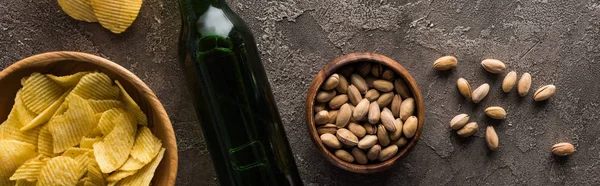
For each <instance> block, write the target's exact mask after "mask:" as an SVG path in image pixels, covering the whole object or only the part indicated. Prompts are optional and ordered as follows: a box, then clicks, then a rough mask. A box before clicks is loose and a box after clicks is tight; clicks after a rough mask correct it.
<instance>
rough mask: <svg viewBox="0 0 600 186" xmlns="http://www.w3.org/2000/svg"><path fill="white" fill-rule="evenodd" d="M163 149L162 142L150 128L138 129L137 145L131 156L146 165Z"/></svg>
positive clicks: (134, 146) (135, 144)
mask: <svg viewBox="0 0 600 186" xmlns="http://www.w3.org/2000/svg"><path fill="white" fill-rule="evenodd" d="M161 148H162V142H161V141H160V139H158V138H157V137H156V136H154V134H152V131H150V129H149V128H148V127H145V126H142V127H140V128H139V129H138V132H137V135H136V138H135V143H134V145H133V148H132V149H131V156H132V157H133V158H135V159H136V160H139V161H141V162H142V163H144V164H147V163H149V162H150V161H152V159H153V158H154V157H155V156H156V154H158V152H159V151H160V149H161Z"/></svg>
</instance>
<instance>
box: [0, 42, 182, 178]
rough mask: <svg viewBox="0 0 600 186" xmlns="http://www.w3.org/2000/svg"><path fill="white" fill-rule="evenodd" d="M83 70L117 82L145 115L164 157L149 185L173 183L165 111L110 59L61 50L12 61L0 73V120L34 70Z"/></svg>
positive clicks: (171, 137) (173, 156) (173, 151)
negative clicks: (26, 78)
mask: <svg viewBox="0 0 600 186" xmlns="http://www.w3.org/2000/svg"><path fill="white" fill-rule="evenodd" d="M84 71H98V72H102V73H104V74H106V75H108V77H110V78H111V79H112V80H116V81H118V82H120V84H122V86H123V88H124V90H126V92H127V93H128V94H129V95H130V97H131V98H132V99H133V100H134V101H135V102H136V103H137V104H138V105H139V107H140V109H141V110H142V111H143V112H144V113H145V114H146V115H147V120H148V121H147V123H148V128H149V129H150V130H151V131H152V133H153V134H154V135H155V136H156V137H157V138H158V139H160V141H161V142H162V147H163V148H165V151H164V157H163V158H162V160H161V162H160V164H159V165H158V167H157V168H156V172H155V174H154V177H153V178H152V181H151V185H167V186H172V185H175V178H176V176H177V163H178V162H177V161H178V158H177V145H176V140H175V134H174V132H173V127H172V125H171V121H170V119H169V116H168V115H167V112H166V111H165V109H164V107H163V105H162V104H161V103H160V101H159V100H158V98H157V97H156V95H154V93H153V92H152V90H150V88H149V87H148V86H147V85H146V84H145V83H144V82H142V80H140V78H138V77H137V76H136V75H134V74H133V73H131V72H130V71H129V70H127V69H125V68H123V67H122V66H120V65H118V64H117V63H114V62H112V61H110V60H107V59H104V58H101V57H98V56H95V55H91V54H86V53H80V52H68V51H63V52H49V53H43V54H38V55H35V56H31V57H28V58H25V59H23V60H21V61H18V62H16V63H14V64H13V65H11V66H9V67H8V68H6V69H4V70H2V71H1V72H0V87H2V88H1V90H2V91H0V121H5V120H6V119H7V117H8V115H9V113H10V112H11V109H12V107H13V104H14V100H15V97H16V93H17V91H18V90H19V89H21V88H22V87H23V86H22V85H21V79H22V78H23V77H26V76H29V75H31V74H32V73H35V72H39V73H42V74H53V75H57V76H62V75H70V74H74V73H77V72H84ZM0 139H1V138H0ZM0 185H1V184H0Z"/></svg>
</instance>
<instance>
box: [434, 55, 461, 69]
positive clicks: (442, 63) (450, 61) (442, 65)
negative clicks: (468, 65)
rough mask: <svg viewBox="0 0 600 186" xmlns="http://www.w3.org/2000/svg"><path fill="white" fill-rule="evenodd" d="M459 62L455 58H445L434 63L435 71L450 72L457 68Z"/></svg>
mask: <svg viewBox="0 0 600 186" xmlns="http://www.w3.org/2000/svg"><path fill="white" fill-rule="evenodd" d="M457 63H458V60H456V57H454V56H443V57H440V58H438V59H436V60H435V61H434V62H433V69H436V70H450V69H453V68H454V67H456V64H457Z"/></svg>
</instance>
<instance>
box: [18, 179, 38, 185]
mask: <svg viewBox="0 0 600 186" xmlns="http://www.w3.org/2000/svg"><path fill="white" fill-rule="evenodd" d="M36 184H37V181H33V182H31V181H27V180H17V183H16V184H15V186H35V185H36Z"/></svg>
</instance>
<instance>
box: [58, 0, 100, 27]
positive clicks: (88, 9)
mask: <svg viewBox="0 0 600 186" xmlns="http://www.w3.org/2000/svg"><path fill="white" fill-rule="evenodd" d="M58 5H60V7H61V8H62V9H63V11H65V13H67V14H68V15H69V16H71V17H72V18H73V19H77V20H80V21H87V22H98V19H96V16H95V15H94V11H93V10H92V6H91V3H90V0H58Z"/></svg>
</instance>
